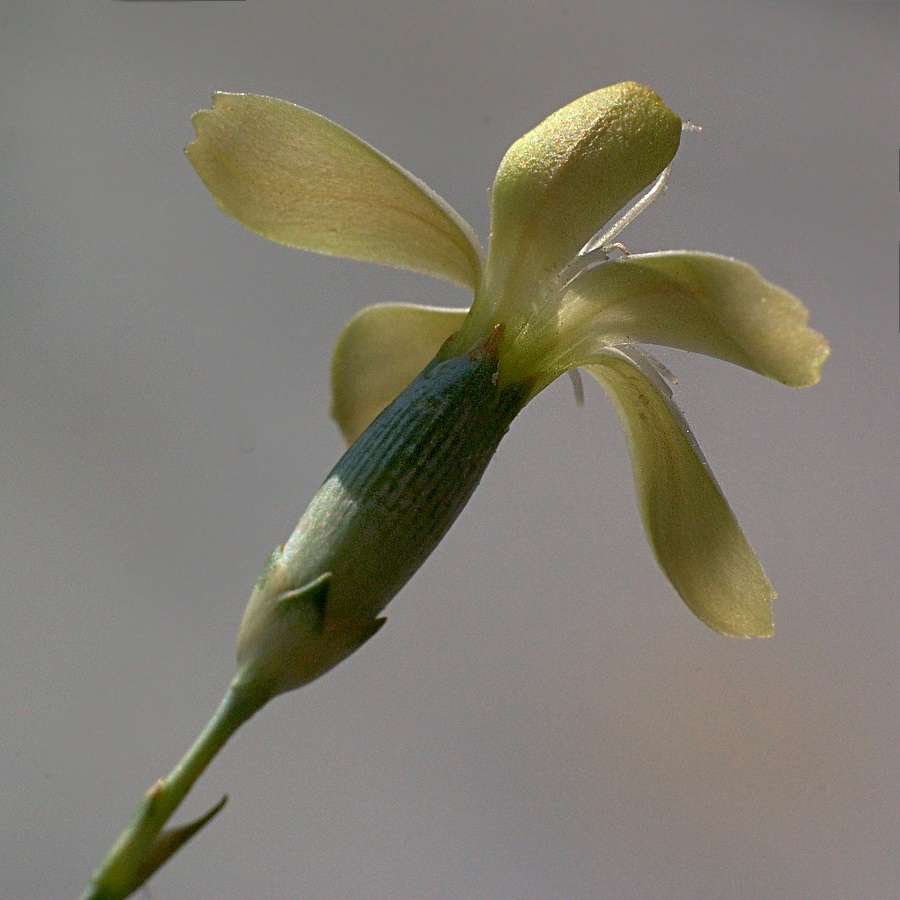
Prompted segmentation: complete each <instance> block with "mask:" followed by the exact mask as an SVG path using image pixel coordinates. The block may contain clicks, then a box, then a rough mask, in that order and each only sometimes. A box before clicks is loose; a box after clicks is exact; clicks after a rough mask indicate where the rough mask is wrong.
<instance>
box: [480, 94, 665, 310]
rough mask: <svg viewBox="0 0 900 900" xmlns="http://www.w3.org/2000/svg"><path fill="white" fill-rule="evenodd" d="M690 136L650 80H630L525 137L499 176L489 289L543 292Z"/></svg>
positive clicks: (560, 113)
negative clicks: (649, 85)
mask: <svg viewBox="0 0 900 900" xmlns="http://www.w3.org/2000/svg"><path fill="white" fill-rule="evenodd" d="M680 139H681V119H679V118H678V116H676V115H675V113H673V112H672V111H671V110H670V109H668V108H666V107H665V106H664V105H663V104H662V101H661V100H660V99H659V97H658V96H657V95H656V94H655V93H654V92H653V91H651V90H650V89H649V88H646V87H644V86H643V85H640V84H636V83H635V82H625V83H623V84H617V85H613V86H612V87H608V88H604V89H603V90H600V91H595V92H594V93H592V94H587V95H586V96H584V97H582V98H581V99H579V100H576V101H574V102H573V103H570V104H569V105H568V106H565V107H563V108H562V109H561V110H559V111H558V112H556V113H554V114H553V115H552V116H550V117H549V118H548V119H545V120H544V121H543V122H542V123H541V124H540V125H538V126H537V128H535V129H534V130H533V131H530V132H528V134H526V135H525V136H524V137H522V138H520V139H519V140H518V141H516V143H515V144H513V145H512V147H510V149H509V150H508V151H507V153H506V156H504V157H503V161H502V162H501V163H500V169H499V171H498V172H497V177H496V180H495V181H494V188H493V195H492V198H493V207H492V221H491V246H490V253H489V257H488V268H487V271H488V279H487V284H488V292H489V294H495V295H498V296H499V295H503V296H505V297H507V298H509V302H510V303H513V302H515V300H516V298H519V297H521V296H532V297H533V295H534V286H535V285H538V286H540V285H546V284H547V283H548V282H549V281H550V280H551V279H552V278H553V277H554V276H556V274H557V273H558V272H559V271H560V270H561V269H562V268H563V266H565V264H566V263H568V262H569V261H570V260H571V259H572V257H574V256H575V254H576V253H578V251H579V250H581V248H582V247H583V246H584V245H585V244H586V243H587V242H588V240H589V239H590V238H591V237H592V236H593V235H594V234H595V233H596V232H597V230H598V229H599V228H601V227H602V226H603V225H604V224H605V223H606V222H607V221H608V220H609V219H610V218H612V216H613V215H614V214H615V213H616V212H617V211H618V210H619V209H621V208H622V207H623V206H625V205H626V204H627V203H628V201H629V200H631V199H632V198H633V197H634V196H635V195H636V194H638V193H639V192H640V191H642V190H643V189H644V188H645V187H647V185H649V184H650V183H651V182H652V181H653V179H654V178H656V176H657V175H659V173H660V172H661V171H662V170H663V169H664V168H665V167H666V166H667V165H668V164H669V163H670V162H671V160H672V157H673V156H674V155H675V152H676V150H677V149H678V144H679V141H680Z"/></svg>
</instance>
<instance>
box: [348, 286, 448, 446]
mask: <svg viewBox="0 0 900 900" xmlns="http://www.w3.org/2000/svg"><path fill="white" fill-rule="evenodd" d="M465 317H466V310H464V309H439V308H437V307H429V306H412V305H408V304H401V303H386V304H383V305H378V306H368V307H366V308H365V309H363V310H360V311H359V312H358V313H357V314H356V315H355V316H354V317H353V318H352V319H351V320H350V321H349V322H348V323H347V324H346V325H345V326H344V330H343V331H342V332H341V335H340V337H339V338H338V342H337V345H336V346H335V348H334V356H333V358H332V362H331V387H332V403H331V415H332V416H333V417H334V418H335V419H336V420H337V423H338V425H339V426H340V429H341V433H342V434H343V435H344V437H345V438H346V440H347V443H348V444H352V443H353V441H355V440H356V439H357V438H358V437H359V435H360V434H362V432H363V431H365V429H366V428H367V427H368V426H369V424H370V423H371V422H372V421H373V420H374V419H375V417H376V416H377V415H378V414H379V413H380V412H381V411H382V410H383V409H384V408H385V407H386V406H387V405H388V404H389V403H390V402H391V401H392V400H393V399H394V398H395V397H396V396H397V395H398V394H399V393H400V392H401V391H402V390H403V389H404V388H405V387H406V386H407V385H408V384H410V383H411V382H412V381H413V379H414V378H415V377H416V376H417V375H418V374H419V373H420V372H421V371H422V369H424V368H425V366H427V365H428V363H430V362H431V360H432V359H434V357H435V355H436V354H437V352H438V350H440V348H441V345H442V344H443V343H444V341H446V340H447V338H449V337H450V335H452V334H453V333H454V332H455V331H456V330H457V329H458V328H459V327H460V325H461V324H462V322H463V319H465Z"/></svg>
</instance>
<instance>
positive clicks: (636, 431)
mask: <svg viewBox="0 0 900 900" xmlns="http://www.w3.org/2000/svg"><path fill="white" fill-rule="evenodd" d="M630 352H632V353H633V352H635V350H634V349H632V350H631V351H630ZM637 352H638V353H639V351H637ZM638 360H639V361H640V357H638ZM585 368H586V369H587V371H589V372H590V373H591V374H592V375H593V376H594V377H595V378H596V379H597V380H598V381H599V382H600V384H601V385H603V387H604V389H605V390H606V392H607V394H608V395H609V397H610V399H611V400H612V402H613V404H614V405H615V407H616V411H617V412H618V414H619V419H620V421H621V423H622V426H623V428H624V429H625V433H626V435H627V437H628V445H629V449H630V451H631V461H632V466H633V469H634V479H635V485H636V487H637V492H638V502H639V506H640V510H641V517H642V519H643V522H644V528H645V530H646V532H647V537H648V540H649V542H650V546H651V547H652V548H653V552H654V554H655V555H656V558H657V560H658V562H659V564H660V567H661V568H662V570H663V571H664V572H665V573H666V575H667V576H668V578H669V580H670V581H671V582H672V585H673V587H674V588H675V590H676V591H677V592H678V594H679V595H680V596H681V598H682V600H684V602H685V603H686V604H687V606H688V607H689V608H690V610H691V611H692V612H693V613H694V615H696V616H697V617H698V618H699V619H700V620H701V621H702V622H705V623H706V624H707V625H708V626H709V627H710V628H713V629H715V630H716V631H718V632H720V633H721V634H725V635H729V636H732V637H769V636H771V634H772V600H773V599H774V598H775V591H774V590H773V589H772V585H771V584H770V583H769V580H768V579H767V578H766V575H765V573H764V572H763V570H762V566H761V565H760V563H759V560H758V559H757V558H756V554H755V553H754V552H753V548H752V547H751V546H750V544H749V543H748V541H747V538H746V537H745V536H744V533H743V531H742V530H741V527H740V525H738V522H737V519H736V518H735V516H734V513H733V512H732V511H731V508H730V507H729V506H728V502H727V501H726V500H725V498H724V496H723V495H722V492H721V490H720V489H719V486H718V485H717V484H716V481H715V479H714V478H713V476H712V473H711V472H710V470H709V466H708V464H707V463H706V461H705V460H704V458H703V456H702V454H701V453H700V451H699V448H698V447H697V445H696V441H695V440H694V439H693V436H692V435H691V432H690V429H689V428H688V426H687V424H686V423H685V421H684V417H683V416H682V415H681V412H680V411H679V410H678V407H677V406H676V405H675V404H674V402H673V401H672V399H671V390H670V389H669V388H668V385H666V383H665V381H664V380H663V379H662V377H661V376H657V375H655V374H654V373H653V372H652V370H651V369H650V368H649V366H648V365H641V367H640V368H639V367H638V365H636V364H635V362H633V361H632V360H631V359H629V358H628V356H627V355H626V354H625V353H622V352H620V351H617V350H608V351H604V352H603V353H600V354H598V355H597V357H596V358H595V363H594V364H592V365H588V366H585Z"/></svg>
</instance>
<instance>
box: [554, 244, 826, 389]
mask: <svg viewBox="0 0 900 900" xmlns="http://www.w3.org/2000/svg"><path fill="white" fill-rule="evenodd" d="M569 292H570V295H572V299H573V300H574V299H575V298H576V297H577V299H578V300H579V301H581V302H577V301H576V302H574V303H573V304H570V306H569V308H568V310H567V315H568V316H569V317H570V319H571V322H572V324H571V325H570V326H569V327H570V328H571V332H570V334H571V335H572V342H573V343H575V342H578V341H580V342H581V343H582V346H583V347H589V345H590V344H591V343H592V342H593V344H594V346H596V341H597V340H598V339H600V340H602V341H603V342H604V343H608V344H616V343H624V342H628V343H630V342H640V343H649V344H664V345H666V346H669V347H679V348H681V349H683V350H693V351H695V352H697V353H705V354H707V355H708V356H715V357H717V358H719V359H724V360H727V361H728V362H732V363H735V364H737V365H739V366H743V367H745V368H747V369H752V370H753V371H754V372H759V373H760V374H761V375H766V376H767V377H769V378H773V379H774V380H775V381H780V382H782V383H783V384H787V385H790V386H791V387H805V386H808V385H811V384H815V383H816V382H817V381H818V380H819V370H820V368H821V366H822V363H823V362H824V361H825V359H826V358H827V356H828V353H829V346H828V343H827V341H826V340H825V338H824V337H822V335H821V334H819V333H818V332H817V331H813V330H812V329H811V328H808V327H807V325H806V322H807V319H808V318H809V313H808V312H807V310H806V307H804V305H803V304H802V303H801V302H800V301H799V300H798V299H797V298H796V297H795V296H793V294H789V293H788V292H787V291H786V290H784V289H783V288H780V287H778V286H777V285H774V284H772V283H771V282H769V281H766V280H765V279H764V278H762V276H760V274H759V273H758V272H757V271H756V269H754V268H753V267H752V266H749V265H747V263H743V262H740V261H738V260H736V259H730V258H729V257H726V256H717V255H715V254H712V253H689V252H686V251H677V252H676V251H673V252H666V253H648V254H642V255H638V256H629V257H627V258H624V259H617V260H613V261H610V262H607V263H602V264H601V265H599V266H596V267H595V268H593V269H590V270H588V271H586V272H584V273H583V274H581V275H579V276H578V277H577V278H576V279H575V280H574V281H573V282H572V284H571V285H570V288H569ZM579 330H581V331H582V333H581V335H580V336H576V332H577V331H579Z"/></svg>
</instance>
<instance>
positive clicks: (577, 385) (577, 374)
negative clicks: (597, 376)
mask: <svg viewBox="0 0 900 900" xmlns="http://www.w3.org/2000/svg"><path fill="white" fill-rule="evenodd" d="M568 374H569V379H570V380H571V382H572V388H573V390H574V391H575V405H576V406H579V407H580V406H584V382H582V380H581V370H580V369H569V373H568Z"/></svg>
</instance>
